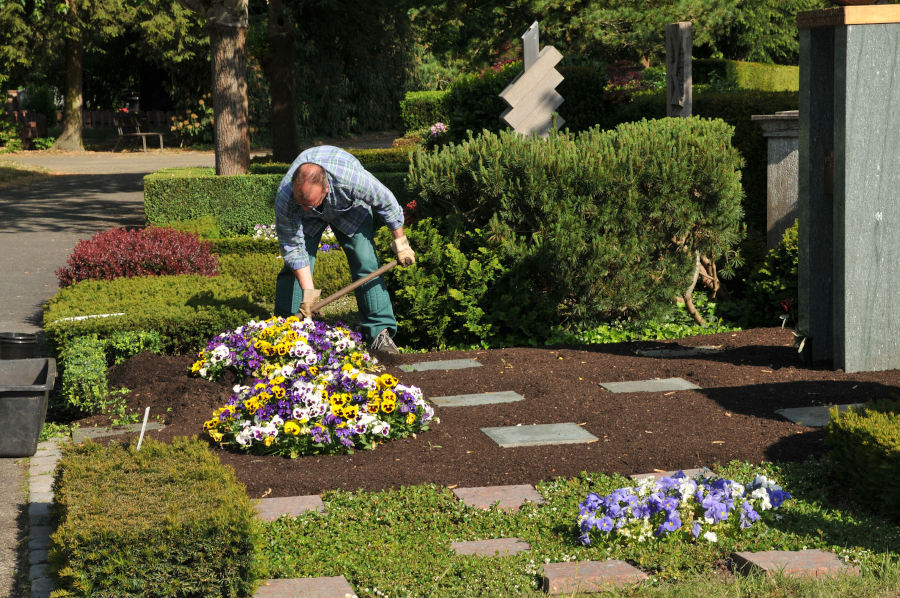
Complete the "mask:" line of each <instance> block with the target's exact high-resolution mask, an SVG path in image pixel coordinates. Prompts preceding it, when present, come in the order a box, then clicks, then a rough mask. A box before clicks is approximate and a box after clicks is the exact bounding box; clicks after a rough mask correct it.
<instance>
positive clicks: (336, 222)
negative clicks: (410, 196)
mask: <svg viewBox="0 0 900 598" xmlns="http://www.w3.org/2000/svg"><path fill="white" fill-rule="evenodd" d="M305 162H312V163H313V164H318V165H319V166H321V167H322V168H324V169H325V173H326V175H327V177H328V193H327V194H326V195H325V199H324V200H323V201H322V204H321V205H320V206H319V207H317V208H313V209H311V210H307V211H303V209H302V208H301V207H300V206H299V205H298V204H297V202H296V201H294V193H293V189H292V187H291V177H293V176H294V171H295V170H297V168H299V167H300V165H301V164H303V163H305ZM373 208H374V210H375V213H377V214H378V215H379V216H380V217H381V218H382V219H383V220H384V222H385V223H386V224H387V225H388V227H389V228H390V229H391V230H395V229H397V228H400V227H401V226H403V209H402V208H401V207H400V204H399V203H397V198H395V197H394V194H393V193H391V190H390V189H388V188H387V187H385V186H384V185H383V184H382V183H381V182H380V181H379V180H378V179H376V178H375V177H374V176H373V175H372V174H371V173H370V172H369V171H367V170H366V169H365V168H363V167H362V164H360V163H359V160H357V159H356V157H354V156H353V155H352V154H349V153H347V152H345V151H344V150H342V149H339V148H336V147H333V146H330V145H321V146H317V147H313V148H310V149H308V150H305V151H303V152H302V153H301V154H300V155H299V156H297V159H296V160H294V162H293V163H292V164H291V167H290V168H288V171H287V174H286V175H284V178H283V179H281V184H279V185H278V193H276V194H275V225H276V226H275V230H276V232H277V233H278V243H279V244H280V245H281V255H282V256H283V257H284V263H285V264H287V266H288V267H289V268H291V269H292V270H299V269H301V268H304V267H306V266H308V265H309V256H308V255H307V251H306V242H305V239H304V234H305V235H307V236H311V237H313V238H315V237H318V236H321V234H322V232H323V231H324V230H325V227H326V226H328V225H329V224H330V225H331V226H332V227H333V228H335V229H337V230H339V231H341V232H342V233H344V234H345V235H347V236H351V235H353V234H355V233H356V231H357V230H358V229H359V227H360V225H361V224H362V223H363V221H365V219H366V218H367V217H369V215H371V213H372V209H373Z"/></svg>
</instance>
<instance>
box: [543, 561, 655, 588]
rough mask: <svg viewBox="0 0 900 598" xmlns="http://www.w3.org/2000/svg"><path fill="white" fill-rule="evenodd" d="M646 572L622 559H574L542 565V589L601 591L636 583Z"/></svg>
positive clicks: (640, 580) (645, 575)
mask: <svg viewBox="0 0 900 598" xmlns="http://www.w3.org/2000/svg"><path fill="white" fill-rule="evenodd" d="M645 579H647V574H646V573H644V572H643V571H641V570H640V569H637V568H635V567H632V566H631V565H629V564H628V563H626V562H625V561H617V560H609V561H574V562H570V563H548V564H546V565H544V591H545V592H547V593H548V594H551V595H557V594H572V593H575V592H585V593H589V592H602V591H604V590H610V589H612V588H618V587H622V586H627V585H632V584H637V583H640V582H642V581H644V580H645Z"/></svg>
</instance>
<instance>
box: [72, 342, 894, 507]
mask: <svg viewBox="0 0 900 598" xmlns="http://www.w3.org/2000/svg"><path fill="white" fill-rule="evenodd" d="M792 344H793V335H792V333H791V331H790V330H783V329H780V328H762V329H754V330H748V331H743V332H738V333H724V334H718V335H712V336H702V337H691V338H686V339H682V340H680V341H677V342H669V343H667V342H641V343H621V344H611V345H599V346H594V347H589V348H513V349H498V350H491V351H458V352H446V353H429V354H424V355H423V354H416V355H402V356H400V357H399V358H396V359H395V360H393V362H392V363H391V364H389V365H388V364H385V365H386V366H387V367H386V371H388V372H390V373H392V374H394V375H395V376H397V377H398V378H399V379H400V380H401V382H403V383H404V384H413V385H416V386H419V387H420V388H422V390H423V392H424V393H425V397H426V398H429V397H437V396H445V395H456V394H468V393H477V392H492V391H503V390H512V391H515V392H517V393H519V394H520V395H522V396H524V397H525V400H524V401H519V402H516V403H503V404H498V405H485V406H477V407H453V408H448V407H444V408H441V407H437V408H436V415H437V417H439V418H440V423H438V424H435V425H433V426H432V428H431V430H429V431H428V432H425V433H422V434H419V435H418V437H416V438H410V439H406V440H395V441H391V442H388V443H386V444H384V445H382V446H380V447H378V448H377V449H376V450H374V451H361V452H356V453H353V454H351V455H336V456H310V457H301V458H299V459H293V460H291V459H287V458H283V457H259V456H255V455H247V454H237V453H232V452H228V451H225V450H222V449H219V448H217V447H215V448H214V451H215V452H216V454H218V455H219V458H220V459H221V461H222V462H223V463H226V464H228V465H230V466H231V467H233V468H234V469H235V471H236V472H237V476H238V478H239V479H240V480H241V481H242V482H243V483H244V484H246V486H247V490H248V492H249V494H250V496H251V497H254V498H259V497H262V496H269V497H275V496H292V495H304V494H320V493H322V492H324V491H327V490H333V489H345V490H356V489H358V488H364V489H367V490H379V489H385V488H391V487H400V486H410V485H415V484H422V483H435V484H440V485H446V486H449V487H456V486H459V487H469V486H489V485H490V486H493V485H505V484H533V483H536V482H538V481H540V480H545V479H550V478H553V477H557V476H563V477H571V476H574V475H577V474H578V473H579V472H582V471H596V472H604V473H613V472H618V473H621V474H624V475H629V474H634V473H646V472H651V471H654V470H660V471H665V470H672V469H678V468H685V469H687V468H693V467H700V466H704V465H705V466H712V465H714V464H715V463H724V462H727V461H729V460H731V459H741V460H747V461H750V462H754V463H758V462H761V461H775V460H781V461H788V460H802V459H804V458H805V457H806V456H808V455H811V454H818V453H821V452H822V451H823V450H824V446H823V439H824V432H823V431H822V430H820V429H815V428H810V427H806V426H802V425H798V424H794V423H791V422H789V421H787V420H785V419H783V418H782V417H781V416H779V415H777V414H776V413H775V410H776V409H782V408H786V407H804V406H812V405H826V404H832V403H855V402H863V401H866V400H868V399H871V398H881V397H892V396H898V395H900V371H898V370H890V371H885V372H866V373H859V374H846V373H844V372H843V371H832V370H830V369H828V367H827V364H815V365H807V364H803V363H801V362H800V360H799V358H798V356H797V352H796V350H795V349H794V348H793V347H792ZM676 345H681V346H684V347H689V346H700V345H703V346H707V345H714V346H719V347H720V348H721V349H722V351H721V352H720V353H715V354H705V355H702V356H699V357H675V358H671V357H670V358H651V357H642V356H640V355H637V354H636V351H637V350H639V349H648V348H656V347H673V346H676ZM467 357H471V358H474V359H477V360H478V361H479V362H481V363H482V364H483V366H484V367H480V368H472V369H465V370H453V371H434V370H432V371H424V372H411V373H408V372H403V371H401V370H400V369H398V368H397V366H398V365H400V364H403V363H412V362H416V361H431V360H437V359H458V358H467ZM192 361H193V357H192V356H174V357H173V356H158V355H151V354H141V355H137V356H135V357H133V358H131V359H130V360H128V361H127V362H125V363H124V364H122V365H120V366H116V367H114V368H112V369H111V371H110V374H109V378H110V384H111V385H112V386H114V387H118V386H124V387H127V388H130V389H131V390H132V392H131V393H129V394H128V395H127V398H128V403H129V408H130V409H133V410H135V411H139V412H140V413H141V414H143V411H144V408H145V407H147V406H149V407H150V414H151V417H152V418H153V417H159V418H161V419H162V420H163V421H164V422H165V424H166V428H165V429H163V430H160V431H158V432H157V431H153V432H148V436H150V437H154V438H157V439H160V440H163V441H169V440H171V439H172V438H173V437H174V436H193V435H201V436H202V435H203V434H202V431H201V426H202V424H203V422H204V421H205V420H207V419H209V417H211V414H212V411H213V410H214V409H215V408H217V407H219V406H221V405H223V404H224V403H225V401H226V400H227V399H228V397H229V395H230V393H231V387H232V385H233V384H234V382H235V380H234V378H233V377H232V378H230V379H228V380H223V381H221V382H217V383H213V382H207V381H205V380H201V379H198V378H196V377H193V376H192V375H191V374H190V373H189V369H190V365H191V363H192ZM670 377H681V378H684V379H686V380H688V381H690V382H693V383H694V384H697V385H698V386H700V387H701V389H700V390H689V391H677V392H657V393H630V394H614V393H611V392H609V391H606V390H604V389H603V388H601V387H600V386H599V384H600V383H602V382H621V381H630V380H643V379H650V378H670ZM562 422H575V423H577V424H579V425H581V426H583V427H584V428H585V429H586V430H588V431H589V432H591V433H592V434H593V435H595V436H596V437H597V438H598V439H599V440H598V441H597V442H594V443H591V444H577V445H557V446H542V447H528V448H506V449H504V448H500V447H499V446H497V445H496V444H495V443H494V442H493V441H492V440H490V439H489V438H488V437H487V436H486V435H485V434H484V433H482V432H481V430H480V428H482V427H492V426H515V425H517V424H522V425H523V426H526V425H530V424H546V423H562ZM99 423H103V422H101V421H100V418H97V417H94V418H89V419H85V420H81V425H82V426H87V425H97V424H99Z"/></svg>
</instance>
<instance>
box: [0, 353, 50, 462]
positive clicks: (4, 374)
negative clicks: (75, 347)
mask: <svg viewBox="0 0 900 598" xmlns="http://www.w3.org/2000/svg"><path fill="white" fill-rule="evenodd" d="M55 382H56V360H55V359H52V358H49V357H44V358H40V359H10V360H4V361H0V457H30V456H32V455H33V454H34V453H35V452H37V445H38V439H39V438H40V436H41V428H42V427H43V426H44V418H45V417H46V416H47V401H48V400H49V398H50V391H51V390H52V389H53V384H54V383H55Z"/></svg>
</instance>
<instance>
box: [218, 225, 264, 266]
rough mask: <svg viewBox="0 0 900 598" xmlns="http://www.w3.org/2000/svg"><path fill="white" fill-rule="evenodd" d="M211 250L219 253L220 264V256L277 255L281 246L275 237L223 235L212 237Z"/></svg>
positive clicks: (220, 260)
mask: <svg viewBox="0 0 900 598" xmlns="http://www.w3.org/2000/svg"><path fill="white" fill-rule="evenodd" d="M273 223H274V221H273V222H268V223H267V222H260V224H273ZM211 242H212V252H213V253H218V254H219V264H220V266H221V262H222V257H224V256H226V255H248V254H253V253H267V254H274V255H278V254H280V253H281V248H280V246H279V245H278V240H277V239H261V238H260V239H256V238H253V237H225V238H223V239H212V240H211Z"/></svg>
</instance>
